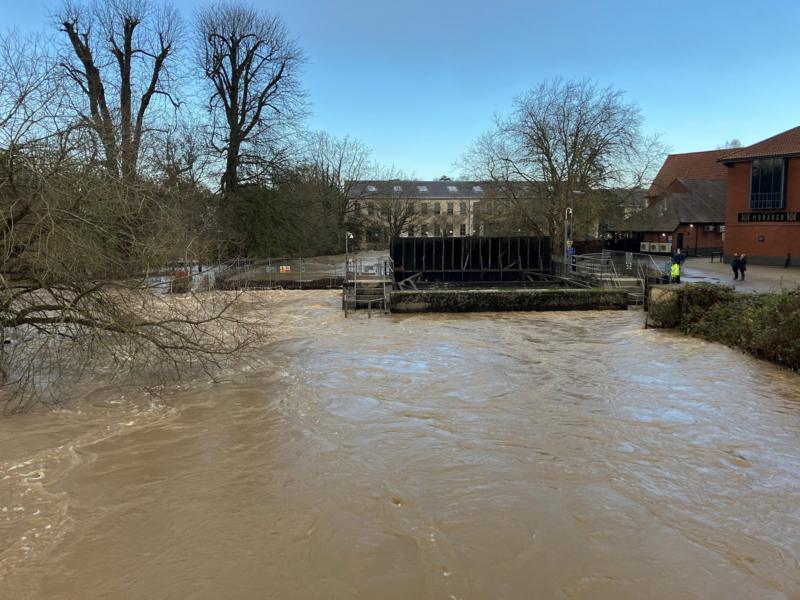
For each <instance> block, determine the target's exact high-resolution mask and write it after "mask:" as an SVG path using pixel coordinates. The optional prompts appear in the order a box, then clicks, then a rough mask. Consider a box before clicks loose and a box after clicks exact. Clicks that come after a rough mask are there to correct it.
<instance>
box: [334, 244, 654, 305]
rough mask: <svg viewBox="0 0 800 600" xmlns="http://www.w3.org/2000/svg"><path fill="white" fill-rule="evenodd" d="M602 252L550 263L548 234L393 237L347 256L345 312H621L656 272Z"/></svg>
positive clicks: (626, 256)
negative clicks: (370, 253) (386, 248)
mask: <svg viewBox="0 0 800 600" xmlns="http://www.w3.org/2000/svg"><path fill="white" fill-rule="evenodd" d="M647 261H650V262H652V258H650V257H645V259H643V258H642V257H640V256H638V255H633V254H631V253H613V252H609V251H605V252H603V253H600V254H596V255H582V256H572V257H571V260H570V263H569V264H566V265H565V264H564V263H562V262H558V261H554V260H553V256H552V253H551V240H550V238H549V237H544V236H541V237H529V236H515V237H480V236H476V237H465V238H456V237H437V238H427V237H422V238H415V237H401V238H396V239H395V240H394V241H393V242H392V245H391V249H390V254H389V256H384V257H380V258H379V259H377V260H372V261H368V260H365V259H364V258H362V257H360V256H359V255H352V256H348V257H347V260H346V265H347V266H346V269H345V277H344V281H343V287H342V307H343V308H344V310H345V312H346V313H347V312H349V311H350V310H353V309H367V311H368V312H369V314H371V313H372V311H373V310H380V311H383V312H400V313H402V312H477V311H480V312H485V311H544V310H625V309H627V308H628V307H629V306H630V305H642V304H643V303H644V299H645V298H646V293H647V287H648V285H650V284H652V283H657V282H660V281H661V280H662V278H663V274H664V269H663V267H661V266H659V265H657V264H655V263H653V264H649V263H648V262H647Z"/></svg>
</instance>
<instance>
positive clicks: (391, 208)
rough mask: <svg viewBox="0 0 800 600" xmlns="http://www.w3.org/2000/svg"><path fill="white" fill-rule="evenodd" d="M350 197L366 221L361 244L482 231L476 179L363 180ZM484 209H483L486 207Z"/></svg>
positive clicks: (479, 184)
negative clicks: (391, 239)
mask: <svg viewBox="0 0 800 600" xmlns="http://www.w3.org/2000/svg"><path fill="white" fill-rule="evenodd" d="M350 197H351V200H352V202H353V206H354V209H355V211H356V213H357V214H358V215H359V216H360V220H361V222H362V223H363V240H362V241H363V242H366V243H367V244H370V245H375V244H384V243H386V242H387V241H388V239H389V238H391V237H397V236H402V237H406V236H408V237H432V236H452V237H466V236H469V235H478V234H480V233H481V232H482V230H481V229H482V219H481V218H480V215H481V214H482V213H481V210H482V208H481V207H480V203H482V202H483V203H486V201H487V198H486V190H485V189H484V184H483V183H482V182H477V181H451V180H441V181H401V180H381V181H359V182H355V183H354V184H352V185H351V186H350ZM483 208H485V206H484V207H483Z"/></svg>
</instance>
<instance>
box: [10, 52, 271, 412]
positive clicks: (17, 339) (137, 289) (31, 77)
mask: <svg viewBox="0 0 800 600" xmlns="http://www.w3.org/2000/svg"><path fill="white" fill-rule="evenodd" d="M38 49H39V46H37V45H36V44H24V43H20V42H19V41H15V40H13V39H9V38H3V39H0V140H2V141H3V145H4V147H3V148H0V404H3V409H4V411H6V412H15V411H19V410H24V409H26V408H28V407H30V406H31V405H32V404H33V403H35V402H38V401H41V400H43V399H50V400H57V399H58V396H57V395H50V396H48V395H47V392H48V391H52V390H54V389H55V388H54V386H55V385H56V384H58V383H59V382H70V381H75V380H76V379H78V378H79V377H80V376H81V375H82V374H83V373H87V372H92V371H93V370H94V369H104V371H103V372H104V373H106V374H107V376H110V377H113V378H117V377H124V375H125V374H129V373H137V372H142V370H143V372H144V373H146V378H147V380H148V381H149V382H150V383H153V384H157V383H158V382H161V381H166V377H167V376H168V375H170V373H168V372H166V371H165V370H164V367H169V368H170V369H171V371H172V373H171V374H174V375H176V376H177V375H184V374H187V373H191V372H195V370H196V369H201V370H202V371H204V372H207V373H211V372H213V371H214V370H215V369H217V368H219V367H223V366H224V365H225V364H227V362H228V360H229V359H231V358H232V357H233V356H234V355H237V354H238V353H240V352H242V351H244V350H245V349H246V348H247V347H248V345H249V344H251V343H253V342H254V341H255V340H257V339H258V338H259V337H260V333H261V326H260V325H258V324H257V323H255V321H254V320H252V319H250V318H249V317H248V316H247V313H246V312H242V311H241V310H240V303H239V299H238V297H237V296H236V295H228V294H221V293H220V294H216V293H204V294H198V295H196V296H194V297H191V298H189V299H186V300H182V301H176V299H175V298H174V297H171V296H168V295H166V294H164V293H163V292H164V287H163V286H160V282H161V279H162V278H164V277H165V276H166V278H167V279H168V270H167V269H168V267H169V266H170V265H171V264H174V262H175V261H176V259H178V258H180V257H183V256H185V255H186V253H187V249H190V248H191V247H192V244H193V243H194V240H196V239H197V238H198V233H197V230H196V229H195V228H194V226H193V224H192V222H191V220H188V219H186V218H185V215H186V213H185V210H184V206H185V204H186V202H185V201H184V198H185V194H187V193H195V192H194V191H193V190H192V189H191V188H185V187H182V186H181V185H179V184H176V185H172V186H170V185H168V184H165V183H164V182H162V181H158V180H155V179H148V178H146V177H143V176H139V177H136V178H135V179H127V178H116V177H109V175H108V172H107V170H106V168H105V167H104V166H102V165H97V164H95V163H92V162H87V161H85V160H83V158H84V156H85V152H84V149H83V148H81V147H80V144H81V143H86V144H89V145H91V141H92V140H91V139H90V138H87V136H82V135H80V134H78V135H73V134H74V133H75V132H74V130H73V129H72V128H71V127H67V130H66V131H64V130H62V129H60V127H61V126H62V125H64V123H63V121H62V120H60V119H59V118H53V117H51V116H50V113H49V111H50V108H51V107H52V105H53V103H54V101H57V99H58V98H59V97H60V94H59V89H58V87H53V86H57V84H58V80H57V79H51V78H49V77H48V75H47V74H48V73H50V72H51V69H50V68H49V67H50V66H51V65H50V64H49V62H48V56H47V55H46V54H44V53H41V52H39V51H38ZM18 64H22V65H28V67H26V68H17V67H15V65H18ZM152 170H153V169H143V171H144V172H148V171H152Z"/></svg>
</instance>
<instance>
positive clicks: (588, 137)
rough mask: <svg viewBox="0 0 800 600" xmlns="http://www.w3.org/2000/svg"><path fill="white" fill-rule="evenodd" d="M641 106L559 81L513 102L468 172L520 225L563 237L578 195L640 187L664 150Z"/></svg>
mask: <svg viewBox="0 0 800 600" xmlns="http://www.w3.org/2000/svg"><path fill="white" fill-rule="evenodd" d="M641 123H642V117H641V113H640V111H639V108H638V107H637V106H635V105H634V104H631V103H628V102H626V101H625V99H624V97H623V94H622V92H620V91H618V90H615V89H613V88H610V87H609V88H601V87H598V86H597V85H596V84H594V83H592V82H589V81H564V80H561V79H555V80H552V81H548V82H545V83H542V84H540V85H538V86H537V87H535V88H534V89H532V90H531V91H529V92H528V93H526V94H525V95H523V96H520V97H518V98H516V99H515V101H514V110H513V112H512V113H511V115H510V116H509V117H507V118H499V117H498V118H497V119H496V122H495V126H494V128H493V129H492V130H491V131H490V132H489V133H487V134H485V135H483V136H482V137H480V138H479V139H478V140H477V141H476V142H475V144H474V145H473V147H472V149H471V150H470V151H469V152H468V153H467V154H466V155H465V156H464V158H463V159H462V168H463V170H464V171H465V172H466V173H468V174H469V175H471V176H472V177H474V178H476V179H482V180H487V181H488V182H490V183H491V185H490V187H491V192H490V193H488V194H487V196H493V197H495V198H497V199H498V200H504V201H505V202H506V203H507V208H508V216H509V218H510V219H513V220H515V221H516V223H515V224H518V225H519V227H520V228H524V229H525V230H527V231H532V232H535V233H544V234H546V235H549V236H551V237H552V238H553V239H560V238H561V236H560V231H561V229H562V227H563V220H564V214H565V209H566V207H568V206H570V205H572V204H573V203H574V202H575V198H576V195H580V194H589V193H591V192H594V191H596V190H599V189H604V188H612V187H634V186H638V185H639V184H640V183H641V182H642V180H643V179H645V178H646V177H647V176H648V174H649V173H650V172H651V171H652V167H653V166H654V165H655V164H656V162H657V160H658V158H660V155H661V152H662V150H663V148H662V147H661V146H660V144H658V142H657V140H655V139H652V138H651V139H647V138H645V137H644V136H643V135H642V133H641Z"/></svg>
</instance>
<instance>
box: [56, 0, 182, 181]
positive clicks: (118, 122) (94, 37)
mask: <svg viewBox="0 0 800 600" xmlns="http://www.w3.org/2000/svg"><path fill="white" fill-rule="evenodd" d="M58 21H59V26H60V29H61V31H63V32H64V33H65V34H66V36H67V40H68V43H69V45H68V48H67V50H66V52H65V54H64V57H63V61H62V66H63V68H64V69H65V71H66V74H67V76H68V77H69V79H70V80H71V81H72V82H73V83H74V84H75V86H77V90H78V91H79V97H80V99H81V102H80V103H78V105H77V106H76V110H77V112H78V117H79V123H80V125H82V126H84V127H87V128H89V129H90V130H91V131H93V132H94V133H95V134H96V135H97V137H98V139H99V141H100V144H101V146H102V149H103V156H104V160H103V162H104V164H105V167H106V169H107V170H108V172H109V173H110V174H112V175H114V176H117V177H123V178H126V179H130V178H132V177H133V176H134V175H135V174H136V170H137V163H138V161H139V155H140V150H141V147H142V139H143V136H144V135H145V133H146V131H147V127H148V124H147V117H148V111H149V110H150V109H151V107H152V104H153V101H154V99H155V98H156V97H157V96H160V97H163V98H165V99H167V101H168V102H169V103H171V104H172V105H173V106H177V100H176V99H175V98H173V96H172V95H171V93H170V89H169V79H170V77H169V68H168V66H169V62H170V60H171V59H172V57H173V56H174V55H175V53H176V43H177V40H178V37H179V35H180V32H181V25H180V20H179V18H178V15H177V13H176V12H175V10H174V9H173V8H172V7H170V6H169V5H161V6H156V5H155V3H154V2H151V1H150V0H105V1H103V2H95V3H93V4H88V3H87V4H78V3H72V2H67V3H66V4H64V6H63V8H62V10H61V12H60V13H59V15H58Z"/></svg>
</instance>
